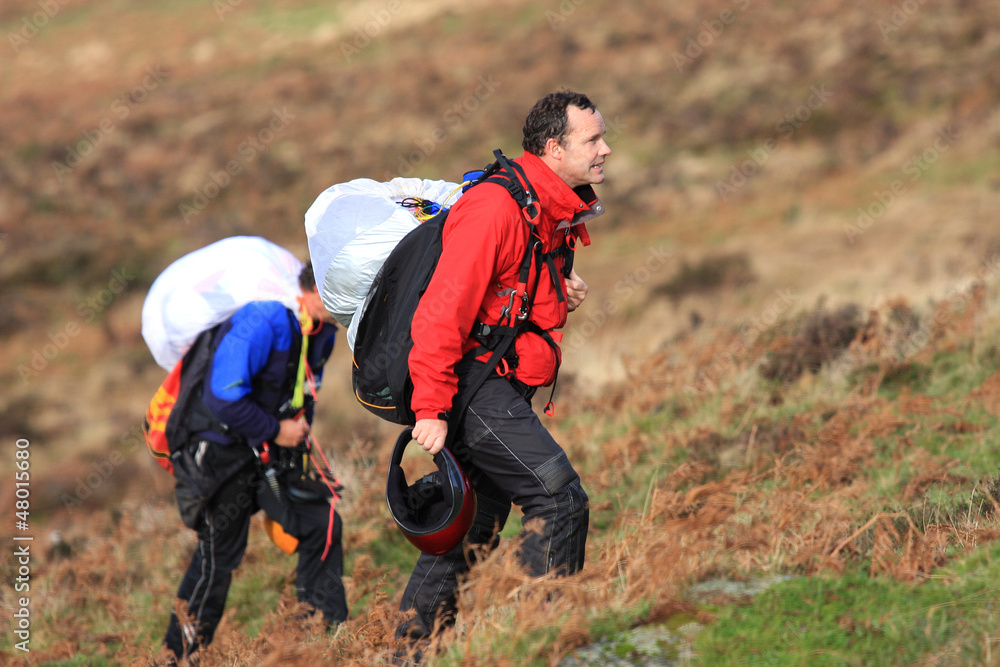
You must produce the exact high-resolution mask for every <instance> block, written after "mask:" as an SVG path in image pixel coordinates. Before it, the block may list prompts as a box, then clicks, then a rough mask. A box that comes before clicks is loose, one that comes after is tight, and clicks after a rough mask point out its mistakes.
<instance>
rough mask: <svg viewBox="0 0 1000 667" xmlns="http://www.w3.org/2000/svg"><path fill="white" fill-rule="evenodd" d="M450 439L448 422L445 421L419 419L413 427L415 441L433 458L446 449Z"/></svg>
mask: <svg viewBox="0 0 1000 667" xmlns="http://www.w3.org/2000/svg"><path fill="white" fill-rule="evenodd" d="M447 437H448V422H446V421H444V420H443V419H418V420H417V423H416V425H415V426H414V427H413V439H414V440H416V441H417V442H419V443H420V446H421V447H423V448H424V449H425V450H427V452H428V453H430V454H431V455H432V456H433V455H434V454H437V453H438V452H440V451H441V450H442V449H443V448H444V441H445V438H447Z"/></svg>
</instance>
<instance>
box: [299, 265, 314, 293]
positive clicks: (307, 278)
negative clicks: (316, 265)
mask: <svg viewBox="0 0 1000 667" xmlns="http://www.w3.org/2000/svg"><path fill="white" fill-rule="evenodd" d="M299 287H300V288H301V289H302V291H303V292H309V291H312V290H314V289H316V274H315V273H313V265H312V262H309V261H306V263H305V264H304V265H303V267H302V271H300V272H299Z"/></svg>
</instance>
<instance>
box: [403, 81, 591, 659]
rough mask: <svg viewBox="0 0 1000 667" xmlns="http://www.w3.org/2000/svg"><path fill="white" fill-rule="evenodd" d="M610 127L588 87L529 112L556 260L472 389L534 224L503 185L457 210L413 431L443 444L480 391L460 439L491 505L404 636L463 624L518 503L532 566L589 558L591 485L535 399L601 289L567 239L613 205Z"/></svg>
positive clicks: (544, 233)
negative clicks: (606, 185) (502, 350)
mask: <svg viewBox="0 0 1000 667" xmlns="http://www.w3.org/2000/svg"><path fill="white" fill-rule="evenodd" d="M605 132H606V128H605V124H604V120H603V118H602V117H601V114H600V112H598V111H597V109H596V107H595V106H594V104H593V103H592V102H591V101H590V100H589V99H588V98H587V96H586V95H582V94H580V93H574V92H570V91H562V92H558V93H552V94H549V95H546V96H545V97H543V98H542V99H540V100H538V102H537V103H536V104H535V106H534V107H533V108H532V109H531V111H530V112H529V114H528V117H527V119H526V121H525V125H524V139H523V142H522V145H523V147H524V149H525V153H524V155H523V156H522V157H520V158H518V159H516V160H515V162H517V163H518V164H519V165H520V166H521V167H522V168H523V169H524V172H525V175H526V177H527V180H528V181H529V182H530V184H531V186H533V187H534V190H535V192H536V193H537V195H538V200H539V205H540V209H541V212H540V214H539V216H538V218H537V220H536V221H535V222H536V225H537V230H538V235H539V238H540V239H541V242H542V248H541V250H542V252H544V253H550V254H549V258H550V259H547V260H546V261H545V262H543V263H541V265H540V266H538V265H536V264H534V263H533V264H532V269H531V275H530V276H529V279H528V281H527V285H528V286H529V289H530V286H535V287H534V290H533V291H534V294H533V301H532V303H531V307H530V311H529V313H528V318H527V326H525V327H524V328H523V329H522V331H521V333H520V334H519V335H518V337H517V338H516V340H515V343H514V346H513V348H514V349H513V352H514V353H513V354H510V353H508V354H507V355H505V359H504V362H503V363H502V364H501V365H500V366H498V369H497V370H498V372H497V373H490V375H489V379H487V380H486V381H485V382H484V383H483V385H482V387H481V388H480V389H479V390H478V391H477V392H476V393H475V395H474V396H471V397H469V396H465V395H464V394H462V392H463V389H467V388H468V382H469V378H470V376H474V375H476V373H475V370H476V368H477V367H478V368H482V365H483V364H484V363H485V362H486V360H487V359H488V357H489V354H488V353H486V354H480V355H479V356H478V357H474V353H473V351H474V350H477V349H479V348H480V346H481V345H482V343H483V340H482V338H477V337H476V335H475V334H476V332H481V331H482V328H481V326H480V325H481V324H495V323H497V322H499V321H500V319H501V311H502V310H503V309H504V307H505V306H508V305H509V304H510V303H511V293H512V290H513V289H514V288H515V286H516V285H517V283H518V274H519V269H520V266H521V262H522V259H523V257H524V255H525V250H526V247H527V244H528V243H529V240H530V232H529V229H528V225H527V224H526V223H525V220H524V218H523V216H522V212H521V210H520V208H519V206H518V205H517V204H516V203H515V201H514V199H513V198H512V197H511V196H510V194H509V193H508V192H507V190H506V189H505V188H504V187H503V186H502V185H499V184H496V183H490V182H485V183H481V184H479V185H477V186H476V187H474V188H472V189H470V190H469V192H468V193H466V194H465V195H463V196H462V198H461V199H459V200H458V202H457V203H456V204H455V206H454V207H453V208H452V210H451V213H450V214H449V217H448V221H447V223H446V224H445V228H444V231H443V250H442V254H441V259H440V261H439V262H438V268H437V270H436V271H435V273H434V277H433V278H432V279H431V282H430V284H429V286H428V288H427V291H426V292H425V293H424V295H423V296H422V297H421V299H420V304H419V306H418V308H417V310H416V313H415V314H414V317H413V323H412V326H411V332H412V336H413V350H412V352H411V353H410V358H409V366H410V375H411V377H412V379H413V386H414V390H413V399H412V402H411V407H412V408H413V411H414V413H415V414H416V417H417V422H416V425H415V427H414V429H413V437H414V439H415V440H416V441H417V442H419V443H420V445H421V446H422V447H423V448H424V449H425V450H427V451H428V452H430V453H431V454H436V453H437V452H438V451H440V450H441V448H442V447H443V446H444V444H445V440H446V438H447V436H448V421H447V419H448V416H449V413H450V411H451V410H452V407H453V401H454V400H455V398H456V395H461V396H462V397H463V398H464V399H465V400H467V401H468V409H467V410H466V412H465V413H464V417H463V418H462V419H461V420H460V421H459V423H458V424H457V432H456V433H455V437H454V440H453V444H452V445H451V449H452V450H453V453H454V454H455V457H456V458H457V459H458V460H459V462H460V463H461V464H462V467H463V469H464V470H465V472H466V474H467V476H468V477H469V479H470V480H471V481H472V484H473V486H474V487H475V489H476V495H477V499H478V511H477V514H476V518H475V520H474V522H473V526H472V528H471V529H470V531H469V533H468V535H467V537H466V540H465V544H464V545H459V546H458V547H456V548H455V549H453V550H452V551H451V552H449V553H447V554H445V555H443V556H431V555H428V554H422V555H421V556H420V558H419V560H418V561H417V565H416V567H415V569H414V571H413V575H412V576H411V578H410V581H409V584H408V585H407V587H406V591H405V592H404V594H403V598H402V602H401V603H400V608H401V609H402V610H403V611H408V610H411V609H412V610H415V611H416V614H415V616H413V617H412V618H410V619H408V620H407V621H406V622H405V623H404V624H403V625H401V626H400V628H399V630H398V634H399V635H400V636H405V637H407V638H410V639H411V640H420V639H422V638H426V637H429V636H430V635H431V634H432V633H433V632H434V631H435V630H436V629H440V628H441V627H446V626H447V625H449V624H450V623H453V622H454V614H455V588H456V586H457V580H458V576H459V575H460V574H462V573H463V572H465V571H467V570H468V568H469V562H468V560H467V553H468V548H469V546H475V545H489V546H495V545H496V544H497V543H498V542H499V538H498V537H497V531H498V530H499V529H501V528H503V526H504V524H505V523H506V521H507V517H508V514H509V513H510V507H511V503H514V504H516V505H518V506H519V507H520V508H521V510H522V511H523V513H524V519H523V522H524V527H525V529H524V530H523V531H522V533H521V535H520V536H519V540H521V542H520V545H521V546H520V551H519V553H520V556H521V559H522V561H523V563H524V566H525V568H526V569H527V571H528V572H530V573H531V574H533V575H536V576H539V575H542V574H545V573H546V572H550V571H554V572H560V573H562V574H571V573H573V572H576V571H578V570H579V569H580V568H581V567H583V562H584V547H585V544H586V539H587V528H588V518H589V510H588V498H587V494H586V493H585V492H584V490H583V488H582V486H581V484H580V477H579V475H578V474H577V473H576V471H575V470H574V469H573V467H572V465H571V464H570V462H569V459H568V458H567V457H566V453H565V452H564V451H563V449H562V447H560V446H559V444H558V443H557V442H556V441H555V440H554V439H553V438H552V436H551V435H550V434H549V432H548V431H547V430H546V429H545V427H544V426H542V424H541V422H540V421H539V419H538V417H537V416H536V415H535V413H534V412H533V410H532V407H531V402H530V401H531V397H532V395H533V394H534V392H535V389H536V388H537V387H541V386H548V385H551V384H552V383H553V382H554V381H555V377H556V371H557V369H558V367H559V363H560V360H561V358H560V351H559V348H558V345H557V344H556V343H555V340H557V339H558V338H559V337H560V336H559V333H558V331H556V330H558V329H559V328H561V327H562V326H564V325H565V324H566V316H567V313H569V312H571V311H573V310H575V309H576V307H577V306H579V305H580V303H581V302H582V301H583V300H584V298H585V297H586V295H587V285H586V283H584V282H583V280H581V279H580V277H579V276H578V275H577V274H576V272H575V271H574V270H572V266H571V264H570V263H569V260H568V257H571V256H572V255H571V253H561V252H560V250H559V249H560V248H562V247H564V246H565V247H567V248H570V249H571V248H575V247H576V246H577V244H578V242H579V243H582V244H583V245H589V243H590V238H589V236H588V235H587V231H586V227H585V226H584V222H585V221H586V220H588V219H590V218H593V217H595V216H597V215H600V214H602V213H603V212H604V208H603V206H602V205H601V203H600V201H599V200H598V198H597V196H596V195H595V194H594V190H593V188H592V187H591V186H592V185H594V184H597V183H601V182H603V181H604V161H605V158H607V156H608V155H609V154H610V153H611V149H610V148H609V147H608V144H607V143H606V142H605V140H604V134H605ZM538 272H540V275H537V276H536V273H538ZM470 353H472V354H470ZM511 368H512V369H513V372H512V373H510V372H505V371H509V370H510V369H511ZM501 372H504V374H503V375H501Z"/></svg>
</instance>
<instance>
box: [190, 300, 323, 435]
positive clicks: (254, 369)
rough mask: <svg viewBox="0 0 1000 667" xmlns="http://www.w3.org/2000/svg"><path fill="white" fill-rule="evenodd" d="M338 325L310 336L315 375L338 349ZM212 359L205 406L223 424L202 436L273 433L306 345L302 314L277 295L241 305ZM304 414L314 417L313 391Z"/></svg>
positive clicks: (284, 416) (284, 413)
mask: <svg viewBox="0 0 1000 667" xmlns="http://www.w3.org/2000/svg"><path fill="white" fill-rule="evenodd" d="M336 330H337V327H336V326H335V325H332V324H324V325H323V326H322V327H321V328H320V330H319V331H318V332H316V333H313V334H311V335H310V337H309V347H308V351H307V352H308V355H307V361H308V363H309V367H310V368H311V369H312V372H313V374H314V376H315V378H316V385H317V388H318V386H319V383H320V381H321V379H322V374H323V365H324V364H325V363H326V361H327V359H329V357H330V353H331V352H332V351H333V343H334V336H335V334H336ZM215 342H216V350H215V353H214V357H213V363H212V366H211V369H210V370H209V372H208V375H207V377H206V379H205V385H204V395H203V400H204V404H205V406H206V407H207V408H208V409H209V410H210V411H211V412H212V413H213V414H214V416H215V417H216V418H218V419H219V421H220V422H222V424H224V427H223V428H222V429H213V430H212V431H204V432H202V433H200V434H199V437H201V438H204V439H206V440H210V441H213V442H217V443H223V444H230V443H233V442H237V441H245V442H247V443H248V444H250V445H253V446H256V445H258V444H260V443H261V442H264V441H267V440H271V439H273V438H274V437H275V436H276V435H277V434H278V430H279V421H280V420H281V419H287V418H291V417H294V416H295V415H294V414H293V413H292V412H291V411H289V409H288V405H289V403H290V402H291V398H292V392H293V391H294V388H295V381H296V376H297V372H298V364H299V357H300V355H301V350H302V347H301V346H302V330H301V325H300V324H299V320H298V317H297V316H296V314H295V313H293V312H292V311H291V310H289V309H288V308H286V307H285V306H284V304H282V303H280V302H278V301H257V302H253V303H249V304H247V305H245V306H243V307H242V308H240V309H239V310H238V311H236V313H234V314H233V315H232V316H231V317H230V318H229V319H228V320H227V321H226V322H224V323H223V324H222V325H221V326H220V328H219V330H218V332H217V333H216V339H215ZM304 407H305V418H306V420H307V421H308V422H309V423H312V416H313V414H312V412H313V411H312V397H311V396H309V394H308V392H306V401H305V404H304Z"/></svg>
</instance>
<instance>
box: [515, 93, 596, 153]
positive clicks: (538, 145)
mask: <svg viewBox="0 0 1000 667" xmlns="http://www.w3.org/2000/svg"><path fill="white" fill-rule="evenodd" d="M570 106H573V107H579V108H581V109H583V110H584V111H586V110H588V109H593V110H595V111H596V110H597V107H595V106H594V103H593V102H591V101H590V99H589V98H588V97H587V96H586V95H584V94H583V93H574V92H573V91H571V90H561V91H559V92H557V93H549V94H548V95H546V96H545V97H543V98H542V99H540V100H538V101H537V102H535V106H533V107H531V111H529V112H528V117H527V118H526V119H525V121H524V130H523V133H524V139H523V140H522V141H521V146H522V147H524V150H525V151H527V152H528V153H532V154H534V155H541V154H543V153H544V152H545V143H546V142H547V141H548V140H549V139H555V140H556V141H558V142H559V143H560V144H562V143H563V141H564V140H565V139H566V127H567V125H568V124H569V118H568V115H567V113H566V107H570Z"/></svg>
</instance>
